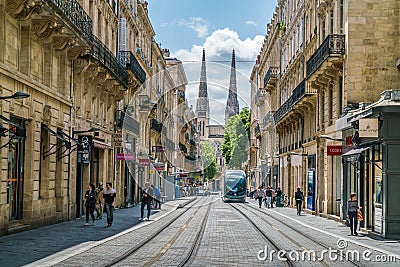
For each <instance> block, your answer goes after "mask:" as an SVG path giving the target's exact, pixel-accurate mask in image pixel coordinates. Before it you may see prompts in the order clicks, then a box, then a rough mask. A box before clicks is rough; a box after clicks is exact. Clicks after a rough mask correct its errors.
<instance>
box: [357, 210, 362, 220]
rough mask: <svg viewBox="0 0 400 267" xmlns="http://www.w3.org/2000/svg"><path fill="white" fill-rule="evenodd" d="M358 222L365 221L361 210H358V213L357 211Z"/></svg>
mask: <svg viewBox="0 0 400 267" xmlns="http://www.w3.org/2000/svg"><path fill="white" fill-rule="evenodd" d="M357 220H358V221H359V222H361V221H364V217H363V215H362V211H361V210H358V211H357Z"/></svg>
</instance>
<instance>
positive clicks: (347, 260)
mask: <svg viewBox="0 0 400 267" xmlns="http://www.w3.org/2000/svg"><path fill="white" fill-rule="evenodd" d="M240 206H241V207H243V208H244V209H246V210H247V211H249V212H251V213H252V214H254V215H255V216H258V217H259V218H260V219H261V220H262V221H263V222H265V223H267V224H268V225H269V226H270V227H272V228H274V229H275V230H276V231H279V232H280V234H281V235H283V236H284V237H285V238H287V239H288V240H290V241H291V242H293V243H294V244H295V245H297V246H299V247H300V248H303V249H305V247H304V245H303V244H300V243H299V242H298V241H297V240H295V239H294V238H293V237H292V236H290V235H289V234H288V233H287V232H285V231H282V230H280V229H278V228H277V227H276V224H273V223H271V222H270V221H268V220H267V219H266V218H265V216H268V218H269V219H272V220H275V221H276V222H278V223H279V224H282V225H284V226H286V227H287V228H289V229H291V230H292V231H294V232H296V233H297V234H299V235H301V236H302V237H305V238H307V239H308V240H310V241H312V242H313V243H315V244H317V245H319V246H320V247H322V248H323V249H328V250H329V249H331V247H330V246H328V245H326V244H324V243H323V242H321V241H319V240H317V239H315V238H314V237H312V236H310V235H307V234H305V233H303V232H299V230H298V229H296V228H295V227H293V226H291V225H290V224H288V223H286V222H285V221H283V220H280V219H278V218H276V217H275V216H272V215H271V214H267V213H265V212H261V214H263V216H260V210H259V209H257V208H256V207H253V206H249V205H245V204H240ZM249 208H250V209H251V210H253V211H250V209H249ZM310 250H313V251H314V250H315V248H314V247H313V248H310ZM343 258H345V259H346V262H348V263H350V264H351V265H353V266H359V267H360V266H365V265H362V264H359V263H357V262H355V261H353V260H351V259H349V258H348V257H346V256H343ZM318 262H319V263H321V264H322V265H324V266H331V265H330V264H329V263H327V262H325V260H320V261H318Z"/></svg>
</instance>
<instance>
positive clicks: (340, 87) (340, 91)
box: [337, 76, 343, 117]
mask: <svg viewBox="0 0 400 267" xmlns="http://www.w3.org/2000/svg"><path fill="white" fill-rule="evenodd" d="M337 103H338V105H337V107H338V117H339V116H340V115H341V114H342V105H343V77H342V76H339V81H338V102H337Z"/></svg>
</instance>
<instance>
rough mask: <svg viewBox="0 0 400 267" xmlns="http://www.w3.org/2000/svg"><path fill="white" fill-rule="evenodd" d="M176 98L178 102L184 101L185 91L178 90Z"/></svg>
mask: <svg viewBox="0 0 400 267" xmlns="http://www.w3.org/2000/svg"><path fill="white" fill-rule="evenodd" d="M177 94H178V100H179V102H180V103H183V102H185V92H184V91H178V93H177Z"/></svg>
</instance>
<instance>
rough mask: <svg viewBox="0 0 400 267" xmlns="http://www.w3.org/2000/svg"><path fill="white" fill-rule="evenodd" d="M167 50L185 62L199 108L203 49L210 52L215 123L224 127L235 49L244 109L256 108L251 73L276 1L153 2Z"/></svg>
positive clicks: (158, 33)
mask: <svg viewBox="0 0 400 267" xmlns="http://www.w3.org/2000/svg"><path fill="white" fill-rule="evenodd" d="M147 1H148V3H149V5H148V9H149V17H150V20H151V23H152V25H153V28H154V30H155V33H156V36H155V40H156V42H157V43H158V44H161V45H160V46H161V48H167V49H169V50H170V52H171V56H172V57H175V58H177V59H179V60H181V61H182V62H183V64H184V68H185V72H186V76H187V78H188V81H189V84H188V85H187V88H186V97H187V99H188V101H189V103H190V104H192V105H193V108H194V109H195V106H196V103H195V100H196V98H197V94H198V82H199V79H200V66H201V56H202V50H203V48H205V50H206V61H207V80H208V94H209V98H210V113H211V117H212V123H213V124H218V123H221V124H224V111H225V104H226V98H227V95H228V86H229V77H230V64H231V63H230V61H231V57H232V56H231V54H232V49H233V48H234V49H235V54H236V69H237V74H236V75H237V80H238V82H237V83H238V98H239V104H240V108H243V107H245V106H249V105H250V81H249V78H250V74H251V70H252V68H253V66H254V64H255V60H256V58H257V55H258V54H259V52H260V49H261V45H262V43H263V41H264V38H265V34H266V25H267V23H269V22H270V21H271V17H272V15H273V12H274V10H275V6H276V5H277V1H276V0H246V1H243V0H147Z"/></svg>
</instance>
